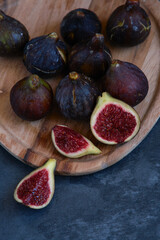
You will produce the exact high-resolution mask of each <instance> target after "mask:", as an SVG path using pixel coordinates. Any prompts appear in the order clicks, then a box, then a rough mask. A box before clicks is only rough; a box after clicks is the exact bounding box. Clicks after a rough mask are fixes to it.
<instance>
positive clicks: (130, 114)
mask: <svg viewBox="0 0 160 240" xmlns="http://www.w3.org/2000/svg"><path fill="white" fill-rule="evenodd" d="M90 126H91V131H92V133H93V135H94V136H95V137H96V138H97V139H98V140H99V141H100V142H102V143H105V144H117V143H123V142H128V141H129V140H131V139H132V138H133V137H134V136H135V135H136V134H137V133H138V130H139V128H140V118H139V116H138V114H137V112H136V111H135V110H134V109H133V108H132V107H131V106H129V105H128V104H126V103H124V102H122V101H120V100H118V99H115V98H113V97H111V96H110V95H109V94H108V93H107V92H104V93H103V94H102V96H100V97H99V98H98V102H97V105H96V107H95V109H94V111H93V113H92V115H91V120H90Z"/></svg>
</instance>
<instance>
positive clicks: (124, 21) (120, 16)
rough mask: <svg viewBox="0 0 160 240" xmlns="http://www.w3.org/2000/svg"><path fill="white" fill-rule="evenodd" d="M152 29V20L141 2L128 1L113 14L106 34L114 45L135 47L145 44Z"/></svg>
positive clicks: (135, 0)
mask: <svg viewBox="0 0 160 240" xmlns="http://www.w3.org/2000/svg"><path fill="white" fill-rule="evenodd" d="M150 29H151V22H150V19H149V17H148V15H147V13H146V12H145V10H144V9H143V8H141V7H140V1H139V0H127V1H126V4H124V5H122V6H119V7H118V8H116V9H115V10H114V12H113V13H112V14H111V16H110V18H109V20H108V22H107V26H106V34H107V37H108V40H109V41H110V42H111V43H112V44H116V45H119V46H135V45H137V44H139V43H141V42H143V41H144V40H145V39H146V38H147V37H148V35H149V33H150Z"/></svg>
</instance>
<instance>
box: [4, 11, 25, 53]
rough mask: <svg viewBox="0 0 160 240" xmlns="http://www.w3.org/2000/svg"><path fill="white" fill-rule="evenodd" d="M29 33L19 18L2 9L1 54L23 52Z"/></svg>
mask: <svg viewBox="0 0 160 240" xmlns="http://www.w3.org/2000/svg"><path fill="white" fill-rule="evenodd" d="M28 41H29V34H28V31H27V29H26V28H25V26H24V25H23V24H22V23H21V22H19V21H18V20H16V19H14V18H12V17H10V16H8V15H6V14H5V13H4V12H3V11H2V10H0V56H2V57H6V56H15V55H20V54H22V53H23V49H24V46H25V44H26V43H27V42H28Z"/></svg>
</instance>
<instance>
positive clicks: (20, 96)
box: [10, 75, 53, 121]
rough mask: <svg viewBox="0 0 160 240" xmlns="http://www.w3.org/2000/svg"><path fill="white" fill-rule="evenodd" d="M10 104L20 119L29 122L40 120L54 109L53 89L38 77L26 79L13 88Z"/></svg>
mask: <svg viewBox="0 0 160 240" xmlns="http://www.w3.org/2000/svg"><path fill="white" fill-rule="evenodd" d="M10 103H11V106H12V108H13V110H14V112H15V113H16V114H17V115H18V116H19V117H20V118H22V119H24V120H28V121H34V120H39V119H41V118H43V117H45V116H46V115H47V114H48V113H49V112H50V110H51V108H52V103H53V92H52V88H51V86H50V85H49V84H48V83H47V82H46V81H44V80H43V79H41V78H39V77H38V76H37V75H31V76H30V77H25V78H23V79H22V80H20V81H18V82H17V83H16V84H15V85H14V86H13V87H12V89H11V92H10Z"/></svg>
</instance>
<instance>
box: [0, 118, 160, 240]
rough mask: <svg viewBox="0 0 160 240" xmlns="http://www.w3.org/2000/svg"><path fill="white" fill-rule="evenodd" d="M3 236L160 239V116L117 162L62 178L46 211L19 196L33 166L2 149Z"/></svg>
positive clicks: (26, 238) (36, 239) (10, 239)
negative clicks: (22, 201)
mask: <svg viewBox="0 0 160 240" xmlns="http://www.w3.org/2000/svg"><path fill="white" fill-rule="evenodd" d="M0 169H1V175H0V239H2V240H14V239H15V240H46V239H47V240H70V239H71V240H159V239H160V120H159V121H158V122H157V124H156V125H155V126H154V128H153V129H152V131H151V132H150V133H149V135H148V136H147V137H146V138H145V140H144V141H143V142H142V143H141V144H140V145H139V146H138V147H137V148H136V149H135V150H134V151H133V152H132V153H130V154H129V155H128V156H127V157H125V158H124V159H123V160H121V161H120V162H119V163H117V164H115V165H114V166H112V167H110V168H108V169H105V170H103V171H100V172H97V173H95V174H92V175H88V176H80V177H64V176H56V190H55V195H54V199H53V200H52V201H51V203H50V204H49V205H48V207H46V208H44V209H41V210H33V209H29V208H27V207H25V206H23V205H21V204H18V203H17V202H16V201H15V200H14V199H13V192H14V189H15V187H16V185H17V184H18V182H19V181H20V180H21V179H22V178H23V177H24V176H25V175H27V174H28V173H30V172H31V171H32V168H31V167H29V166H26V165H24V164H23V163H21V162H20V161H18V160H16V159H15V158H14V157H13V156H11V155H10V154H9V153H8V152H7V151H6V150H4V149H3V148H2V147H0Z"/></svg>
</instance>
